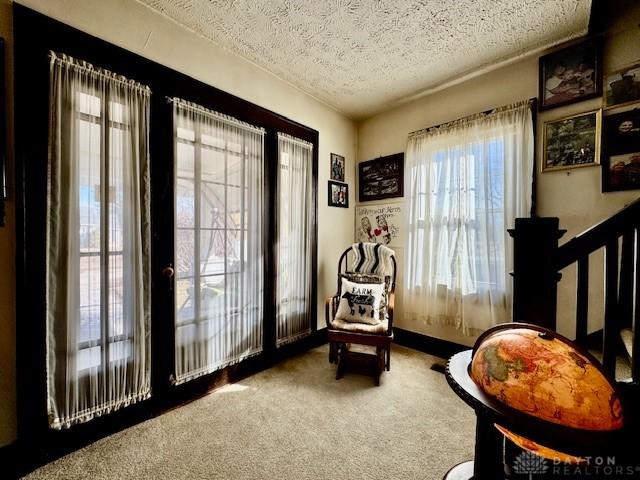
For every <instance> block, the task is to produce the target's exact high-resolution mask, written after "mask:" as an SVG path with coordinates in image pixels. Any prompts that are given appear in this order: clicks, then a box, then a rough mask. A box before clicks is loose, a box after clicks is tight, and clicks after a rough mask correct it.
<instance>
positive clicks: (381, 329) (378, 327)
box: [331, 318, 389, 334]
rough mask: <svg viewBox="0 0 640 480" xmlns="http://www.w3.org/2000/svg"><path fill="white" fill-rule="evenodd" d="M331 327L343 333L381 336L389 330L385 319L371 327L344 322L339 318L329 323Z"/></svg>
mask: <svg viewBox="0 0 640 480" xmlns="http://www.w3.org/2000/svg"><path fill="white" fill-rule="evenodd" d="M331 327H333V328H335V329H336V330H344V331H345V332H355V333H371V334H382V333H385V332H386V331H387V329H388V328H389V320H388V319H385V320H383V321H382V322H380V323H377V324H375V325H371V324H369V323H354V322H345V321H344V320H341V319H339V318H334V319H333V321H332V322H331Z"/></svg>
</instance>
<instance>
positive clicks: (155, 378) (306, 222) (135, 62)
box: [14, 4, 318, 448]
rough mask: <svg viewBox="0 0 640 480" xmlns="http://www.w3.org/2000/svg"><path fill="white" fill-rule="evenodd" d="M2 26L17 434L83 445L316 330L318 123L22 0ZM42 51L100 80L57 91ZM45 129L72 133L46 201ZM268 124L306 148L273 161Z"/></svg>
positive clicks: (275, 152) (274, 137)
mask: <svg viewBox="0 0 640 480" xmlns="http://www.w3.org/2000/svg"><path fill="white" fill-rule="evenodd" d="M33 31H38V32H39V35H38V36H35V37H34V36H33V34H32V33H33ZM14 40H15V105H16V108H15V115H16V121H15V130H16V132H15V133H16V142H15V143H16V177H17V178H16V182H15V183H16V192H15V198H16V212H17V219H16V222H17V225H18V228H17V229H16V232H17V239H16V241H17V252H18V255H17V261H16V267H17V276H18V279H17V292H16V294H17V312H16V316H17V319H18V321H17V322H16V325H17V343H18V346H17V364H18V402H17V403H18V405H19V406H20V408H19V411H18V430H19V433H18V435H19V437H20V438H21V440H23V441H24V442H25V444H27V443H28V442H30V441H34V442H36V443H37V444H39V445H43V446H46V447H47V448H50V447H52V446H56V445H62V444H64V443H65V442H67V440H68V444H69V445H81V444H82V443H83V441H84V440H83V439H86V440H87V441H90V439H95V438H97V437H99V436H101V434H105V433H108V432H109V431H112V429H113V428H117V427H115V426H114V425H121V426H122V425H125V424H127V423H128V422H129V423H133V422H135V421H137V420H136V419H138V420H139V419H141V418H146V417H148V416H149V415H151V414H154V413H158V412H160V411H163V409H166V408H167V407H168V406H169V405H176V404H178V403H179V401H181V400H184V399H185V398H189V393H190V390H189V387H188V386H189V385H204V386H208V385H210V383H208V382H213V381H214V380H215V379H216V378H218V377H217V375H218V373H216V372H220V373H219V375H220V377H221V378H223V377H224V375H225V369H226V367H229V366H231V365H233V364H234V363H238V362H242V361H245V360H246V363H244V365H250V366H251V367H247V368H250V370H249V371H256V370H258V369H260V368H263V367H264V366H266V365H269V360H270V359H273V358H275V356H276V355H279V354H280V352H286V351H287V344H288V343H290V342H293V341H296V340H299V339H302V338H304V337H305V336H308V335H309V334H310V333H311V332H312V331H313V330H314V329H315V324H316V319H315V311H316V308H315V307H316V299H315V295H316V289H315V278H316V268H317V267H316V222H317V201H316V199H317V185H316V183H317V162H318V158H317V157H318V149H317V147H318V132H317V131H315V130H313V129H310V128H308V127H305V126H303V125H300V124H298V123H296V122H295V121H292V120H289V119H287V118H284V117H283V116H281V115H278V114H276V113H274V112H271V111H268V110H266V109H264V108H261V107H258V106H256V105H253V104H251V103H250V102H248V101H245V100H243V99H240V98H238V97H235V96H233V95H230V94H228V93H226V92H223V91H221V90H218V89H216V88H214V87H211V86H210V85H207V84H204V83H202V82H199V81H197V80H194V79H193V78H190V77H188V76H186V75H184V74H182V73H180V72H177V71H175V70H172V69H171V68H168V67H166V66H163V65H160V64H158V63H155V62H153V61H150V60H148V59H145V58H142V57H140V56H137V55H135V54H133V53H131V52H128V51H126V50H124V49H121V48H119V47H116V46H114V45H111V44H108V43H107V42H104V41H102V40H100V39H98V38H95V37H92V36H90V35H87V34H85V33H83V32H80V31H78V30H75V29H73V28H70V27H68V26H66V25H63V24H61V23H59V22H56V21H54V20H52V19H49V18H47V17H45V16H43V15H41V14H38V13H36V12H33V11H31V10H29V9H27V8H26V7H22V6H20V5H18V4H16V5H14ZM52 51H53V52H58V53H59V54H60V55H59V56H60V58H61V59H63V52H64V55H69V58H71V56H72V57H73V58H75V59H76V60H77V61H78V72H82V75H84V74H87V75H89V76H91V75H93V74H97V73H98V71H99V70H100V69H101V68H104V69H105V70H104V72H102V73H104V74H105V77H100V78H98V80H97V81H96V82H95V85H94V83H92V82H93V80H92V81H91V82H89V81H81V82H80V83H78V84H77V88H74V89H71V90H68V91H67V92H66V93H64V95H62V96H60V97H56V98H58V99H59V100H60V101H59V102H57V101H56V100H54V97H53V96H52V91H51V87H52V81H51V78H52V77H51V56H50V52H52ZM64 61H66V60H64ZM107 70H108V71H107ZM74 75H75V74H74ZM78 78H79V77H78ZM106 78H108V79H109V81H110V82H111V81H112V82H113V83H114V84H115V85H122V86H124V85H128V86H130V87H131V90H132V91H135V92H139V93H140V94H141V96H142V97H143V98H144V99H145V100H144V102H143V104H144V106H143V108H139V107H136V106H135V105H133V104H132V103H131V102H130V100H131V95H130V93H131V92H130V93H128V94H126V95H124V94H121V93H122V92H119V90H118V89H117V88H116V87H115V86H114V88H112V89H109V88H107V89H103V87H104V85H105V81H106V80H105V79H106ZM127 79H129V80H127ZM147 87H148V88H147ZM168 98H170V99H178V98H182V99H187V100H189V101H190V102H193V103H189V102H177V101H173V102H168V101H167V99H168ZM56 102H57V103H56ZM52 103H54V104H55V105H57V106H59V107H61V108H63V110H64V113H63V114H61V115H60V117H59V118H58V117H53V116H52V113H53V112H54V109H53V107H52ZM178 104H179V106H180V108H178ZM205 107H206V108H205ZM61 111H62V110H61ZM136 112H137V113H136ZM138 114H143V115H145V116H146V118H144V119H141V118H134V117H135V115H138ZM196 117H198V118H199V119H198V121H196ZM54 119H55V121H60V122H64V123H63V124H60V125H59V126H60V128H58V129H57V130H56V129H54V128H52V127H54V126H55V125H53V121H54ZM141 120H142V121H141ZM140 126H144V128H142V129H140V128H139V127H140ZM53 131H58V132H60V134H61V135H62V136H64V135H70V136H69V137H68V138H66V137H65V138H64V141H63V142H61V143H60V145H63V146H64V148H67V147H68V146H70V145H74V151H73V152H72V153H70V152H65V151H64V148H63V149H61V150H60V151H59V153H61V155H60V157H59V158H58V160H57V161H58V164H57V165H58V166H61V165H62V166H64V169H63V170H64V172H63V173H64V175H62V176H61V177H60V179H62V180H63V181H64V182H63V183H64V185H61V188H57V189H56V190H55V192H54V193H56V195H58V197H59V198H58V197H56V198H53V197H52V196H51V193H52V190H51V180H52V179H51V176H50V175H51V173H52V172H51V171H49V169H50V168H51V167H52V163H51V161H50V160H51V157H50V153H51V150H50V147H51V146H52V145H53V143H52V142H51V141H50V140H51V138H50V136H51V134H52V132H53ZM278 133H284V134H287V135H289V136H290V137H291V138H292V139H293V140H292V141H293V143H294V144H295V145H296V146H299V145H304V148H303V149H302V150H303V151H304V154H301V155H302V156H301V157H295V156H292V157H288V158H286V159H285V156H284V155H282V154H283V153H284V152H285V150H283V149H282V148H279V144H278ZM60 138H63V137H60ZM145 142H146V144H147V145H146V146H147V148H148V152H147V153H148V155H146V156H144V155H142V156H140V155H139V157H140V158H138V159H137V160H136V161H135V162H133V161H132V159H134V157H135V155H138V154H135V155H134V151H138V153H140V150H139V149H140V146H141V144H143V143H145ZM296 148H297V147H296ZM143 158H146V160H144V161H143ZM145 161H146V162H147V163H146V164H145ZM290 166H291V169H290ZM301 181H302V182H303V184H300V182H301ZM147 182H148V185H147ZM287 182H288V183H287ZM299 189H303V190H299ZM285 192H288V193H286V197H285V196H283V197H281V195H285ZM54 197H55V195H54ZM58 202H63V204H64V205H63V208H62V209H61V210H59V212H58V213H55V212H53V211H52V207H54V206H55V205H56V204H57V203H58ZM56 208H57V207H56ZM149 215H150V217H149ZM60 218H64V221H63V222H62V223H59V222H57V220H59V219H60ZM281 220H282V221H281ZM60 227H64V228H63V230H60V231H57V230H56V229H57V228H60ZM298 233H299V234H300V239H298V237H296V235H298ZM54 237H55V238H57V241H58V244H57V246H55V245H52V243H51V240H52V239H53V238H54ZM54 243H55V242H54ZM50 248H54V250H55V252H54V255H53V257H52V250H50ZM54 257H55V259H56V262H55V264H54V263H52V262H51V261H52V260H53V259H54ZM61 279H64V281H61ZM48 321H49V324H47V322H48ZM54 324H55V328H49V325H54ZM69 325H71V326H73V328H71V329H70V328H67V327H68V326H69ZM63 340H64V341H63ZM265 360H267V361H265ZM71 377H73V378H72V381H71V382H68V379H69V378H71ZM50 387H53V388H50ZM54 404H55V405H54ZM58 427H59V428H60V430H57V429H56V428H58ZM67 427H69V428H67ZM101 432H102V433H101Z"/></svg>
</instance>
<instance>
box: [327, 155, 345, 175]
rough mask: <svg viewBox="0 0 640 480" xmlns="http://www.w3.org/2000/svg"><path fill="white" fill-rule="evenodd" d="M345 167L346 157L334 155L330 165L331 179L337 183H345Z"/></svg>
mask: <svg viewBox="0 0 640 480" xmlns="http://www.w3.org/2000/svg"><path fill="white" fill-rule="evenodd" d="M344 165H345V162H344V157H343V156H342V155H338V154H337V153H332V154H331V160H330V163H329V178H330V179H331V180H335V181H336V182H344Z"/></svg>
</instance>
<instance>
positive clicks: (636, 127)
mask: <svg viewBox="0 0 640 480" xmlns="http://www.w3.org/2000/svg"><path fill="white" fill-rule="evenodd" d="M601 163H602V191H603V192H618V191H623V190H637V189H640V104H638V105H637V107H636V108H634V109H632V110H627V111H624V112H620V113H616V114H614V115H605V116H604V119H603V122H602V162H601Z"/></svg>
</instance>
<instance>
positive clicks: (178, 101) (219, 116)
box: [165, 97, 265, 135]
mask: <svg viewBox="0 0 640 480" xmlns="http://www.w3.org/2000/svg"><path fill="white" fill-rule="evenodd" d="M165 100H166V101H167V103H173V104H174V105H177V106H180V107H183V108H186V109H189V110H191V111H193V112H197V113H201V114H203V115H207V116H209V117H211V118H215V119H216V120H219V121H221V122H224V123H227V124H229V125H233V126H236V127H240V128H244V129H245V130H252V131H255V132H257V133H260V134H261V135H264V133H265V129H264V128H262V127H256V126H255V125H251V124H250V123H247V122H243V121H242V120H238V119H237V118H235V117H232V116H230V115H225V114H224V113H220V112H216V111H215V110H210V109H208V108H206V107H203V106H202V105H198V104H197V103H193V102H189V101H187V100H183V99H182V98H178V97H165Z"/></svg>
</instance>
